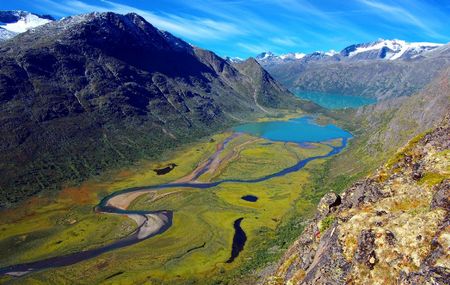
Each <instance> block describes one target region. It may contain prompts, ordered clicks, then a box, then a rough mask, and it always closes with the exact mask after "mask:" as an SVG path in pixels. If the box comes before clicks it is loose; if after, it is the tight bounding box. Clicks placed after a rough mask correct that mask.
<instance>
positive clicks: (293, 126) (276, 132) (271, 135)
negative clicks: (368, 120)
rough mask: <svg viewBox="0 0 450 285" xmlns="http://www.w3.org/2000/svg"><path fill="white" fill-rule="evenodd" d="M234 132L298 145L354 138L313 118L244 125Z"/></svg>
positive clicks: (236, 128) (333, 126)
mask: <svg viewBox="0 0 450 285" xmlns="http://www.w3.org/2000/svg"><path fill="white" fill-rule="evenodd" d="M234 130H235V131H237V132H242V133H247V134H251V135H253V136H257V137H262V138H265V139H269V140H272V141H284V142H296V143H303V142H321V141H327V140H331V139H337V138H350V137H351V136H352V135H351V134H350V133H349V132H347V131H345V130H343V129H341V128H338V127H337V126H335V125H326V126H320V125H318V124H316V123H315V122H314V120H313V119H312V118H311V117H301V118H295V119H291V120H288V121H271V122H259V123H249V124H243V125H239V126H237V127H235V128H234Z"/></svg>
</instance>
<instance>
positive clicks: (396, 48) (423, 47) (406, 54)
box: [340, 39, 442, 60]
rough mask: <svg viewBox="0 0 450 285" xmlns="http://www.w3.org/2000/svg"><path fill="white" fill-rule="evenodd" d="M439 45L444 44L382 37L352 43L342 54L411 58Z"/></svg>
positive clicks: (350, 56) (360, 57)
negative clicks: (409, 41) (368, 41)
mask: <svg viewBox="0 0 450 285" xmlns="http://www.w3.org/2000/svg"><path fill="white" fill-rule="evenodd" d="M439 46H442V44H436V43H426V42H414V43H408V42H406V41H402V40H383V39H380V40H378V41H376V42H372V43H364V44H357V45H351V46H349V47H346V48H345V49H343V50H342V51H341V53H340V54H341V55H342V56H345V57H348V58H355V59H359V60H363V59H384V60H396V59H399V58H402V59H410V58H415V57H417V56H419V55H420V54H422V53H423V52H427V51H430V50H433V49H435V48H437V47H439Z"/></svg>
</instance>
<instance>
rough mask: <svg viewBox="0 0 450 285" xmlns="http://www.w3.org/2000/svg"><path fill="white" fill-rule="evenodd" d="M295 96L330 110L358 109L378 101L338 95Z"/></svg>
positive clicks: (306, 93) (315, 93)
mask: <svg viewBox="0 0 450 285" xmlns="http://www.w3.org/2000/svg"><path fill="white" fill-rule="evenodd" d="M295 95H296V96H297V97H299V98H301V99H305V100H309V101H313V102H314V103H316V104H318V105H320V106H322V107H325V108H328V109H344V108H358V107H361V106H364V105H370V104H374V103H376V102H377V100H376V99H373V98H364V97H359V96H350V95H342V94H337V93H319V92H296V93H295Z"/></svg>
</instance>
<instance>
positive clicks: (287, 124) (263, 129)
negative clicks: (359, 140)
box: [0, 117, 351, 276]
mask: <svg viewBox="0 0 450 285" xmlns="http://www.w3.org/2000/svg"><path fill="white" fill-rule="evenodd" d="M234 130H235V133H234V134H233V135H231V136H230V137H229V138H227V139H226V140H225V141H224V142H223V143H222V144H220V145H219V147H218V149H217V151H216V152H215V153H214V154H213V155H212V156H211V157H210V158H209V159H208V160H207V161H206V162H205V163H203V164H202V165H201V167H200V168H199V169H196V171H195V173H193V175H192V177H191V179H190V180H189V181H188V182H172V183H166V184H160V185H151V186H142V187H134V188H127V189H123V190H121V191H118V192H114V193H112V194H110V195H108V196H106V197H104V198H103V199H102V200H101V201H100V203H99V204H98V205H97V206H96V207H95V208H94V211H96V212H99V213H109V214H117V215H126V216H128V217H129V218H132V219H134V220H135V221H136V223H137V224H138V227H137V229H136V230H135V231H134V232H133V233H131V234H130V235H129V236H127V237H125V238H123V239H120V240H118V241H116V242H113V243H111V244H109V245H106V246H103V247H99V248H96V249H90V250H85V251H80V252H75V253H70V254H67V255H62V256H56V257H51V258H48V259H43V260H39V261H35V262H29V263H23V264H16V265H11V266H7V267H4V268H0V274H9V275H12V276H21V275H25V274H27V273H30V272H33V271H38V270H42V269H47V268H53V267H61V266H68V265H71V264H75V263H77V262H81V261H83V260H87V259H90V258H93V257H96V256H98V255H100V254H103V253H105V252H108V251H111V250H114V249H118V248H122V247H126V246H129V245H132V244H135V243H138V242H140V241H143V240H145V239H148V238H151V237H154V236H155V235H159V234H163V233H164V232H165V231H167V230H168V229H169V228H170V227H171V226H172V219H173V212H172V211H170V210H164V209H162V210H159V211H134V210H128V209H127V207H128V204H129V202H130V201H132V200H134V199H135V198H137V197H138V196H140V195H142V194H144V193H148V192H151V191H158V190H161V189H168V188H197V189H209V188H213V187H216V186H217V185H220V184H225V183H258V182H262V181H265V180H269V179H272V178H275V177H280V176H284V175H287V174H289V173H292V172H296V171H299V170H300V169H302V168H303V167H305V165H306V164H308V163H309V162H311V161H313V160H317V159H322V158H326V157H330V156H333V155H335V154H337V153H339V152H341V151H342V150H343V149H344V148H345V147H346V145H347V140H348V139H349V138H351V134H350V133H348V132H346V131H344V130H342V129H340V128H338V127H336V126H334V125H327V126H320V125H317V124H315V123H314V121H313V120H312V118H310V117H302V118H297V119H292V120H288V121H275V122H261V123H253V124H245V125H241V126H238V127H236V128H234ZM239 132H245V133H249V134H252V135H254V136H258V137H262V138H266V139H268V140H272V141H283V142H293V143H298V144H304V143H308V142H323V141H328V140H332V139H342V144H341V145H340V146H334V145H329V146H330V147H331V150H330V151H329V152H328V153H327V154H324V155H318V156H314V157H309V158H306V159H303V160H300V161H298V162H297V163H296V164H294V165H292V166H290V167H288V168H285V169H282V170H280V171H278V172H275V173H272V174H269V175H266V176H262V177H259V178H256V179H248V180H245V179H224V180H219V181H215V182H197V181H195V180H196V179H197V178H198V177H200V176H201V175H202V174H203V173H205V172H206V171H207V170H208V169H209V167H210V166H211V164H212V163H213V161H214V160H215V158H217V157H218V156H219V154H220V153H221V152H222V151H223V150H224V149H225V148H226V147H227V144H228V143H229V142H230V141H231V140H232V139H233V138H235V137H236V136H238V135H239ZM124 201H128V202H124ZM241 220H242V219H240V220H237V221H236V223H237V224H235V225H234V226H235V229H236V228H237V230H238V231H239V233H237V235H235V239H236V240H239V239H240V240H244V239H243V238H242V237H243V236H245V233H244V232H243V231H242V229H241V228H240V221H241ZM240 231H242V232H240ZM244 242H245V241H244ZM242 248H243V245H242V247H240V246H238V245H237V244H233V247H232V255H231V257H230V259H229V260H228V262H231V261H233V259H234V258H235V257H236V256H237V255H238V254H239V252H240V251H241V250H242Z"/></svg>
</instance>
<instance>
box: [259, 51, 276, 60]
mask: <svg viewBox="0 0 450 285" xmlns="http://www.w3.org/2000/svg"><path fill="white" fill-rule="evenodd" d="M276 57H277V56H276V55H275V54H273V53H272V52H271V51H266V52H262V53H260V54H258V55H257V56H255V59H256V60H269V59H273V58H276Z"/></svg>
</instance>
